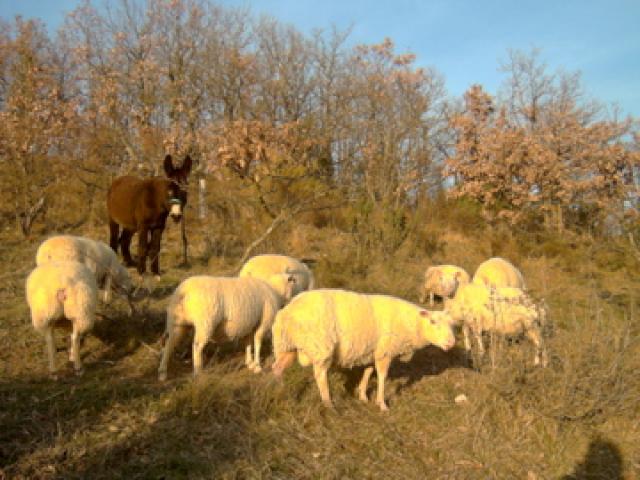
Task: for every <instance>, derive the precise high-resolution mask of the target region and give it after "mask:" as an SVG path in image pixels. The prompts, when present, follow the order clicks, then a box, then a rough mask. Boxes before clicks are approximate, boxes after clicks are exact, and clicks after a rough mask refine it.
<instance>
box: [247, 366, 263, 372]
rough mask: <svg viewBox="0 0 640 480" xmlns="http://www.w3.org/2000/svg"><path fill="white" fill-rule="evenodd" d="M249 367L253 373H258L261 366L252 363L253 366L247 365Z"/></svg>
mask: <svg viewBox="0 0 640 480" xmlns="http://www.w3.org/2000/svg"><path fill="white" fill-rule="evenodd" d="M249 368H251V370H252V371H253V373H260V372H262V367H261V366H260V365H254V366H253V367H249Z"/></svg>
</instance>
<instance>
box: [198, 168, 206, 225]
mask: <svg viewBox="0 0 640 480" xmlns="http://www.w3.org/2000/svg"><path fill="white" fill-rule="evenodd" d="M198 218H199V219H200V220H204V219H205V218H207V181H206V180H205V178H204V177H202V178H201V179H200V180H199V181H198Z"/></svg>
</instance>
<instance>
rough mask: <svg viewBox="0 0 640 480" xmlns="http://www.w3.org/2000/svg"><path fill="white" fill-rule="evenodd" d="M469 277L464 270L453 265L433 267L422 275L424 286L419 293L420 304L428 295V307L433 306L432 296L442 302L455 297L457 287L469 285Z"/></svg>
mask: <svg viewBox="0 0 640 480" xmlns="http://www.w3.org/2000/svg"><path fill="white" fill-rule="evenodd" d="M469 281H470V277H469V274H468V273H467V271H466V270H465V269H464V268H461V267H457V266H455V265H433V266H431V267H429V268H427V271H426V272H425V273H424V284H423V286H422V291H421V293H420V303H424V301H425V299H426V297H427V295H429V305H431V306H433V304H434V302H433V300H434V296H435V295H438V296H439V297H441V298H442V299H443V300H444V299H445V298H451V297H453V296H454V295H455V293H456V290H457V288H458V286H459V285H466V284H467V283H469Z"/></svg>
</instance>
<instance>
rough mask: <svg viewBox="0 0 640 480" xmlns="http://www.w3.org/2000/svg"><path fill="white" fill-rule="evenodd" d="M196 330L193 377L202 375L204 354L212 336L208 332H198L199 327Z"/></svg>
mask: <svg viewBox="0 0 640 480" xmlns="http://www.w3.org/2000/svg"><path fill="white" fill-rule="evenodd" d="M195 330H196V331H195V334H194V336H193V376H194V377H197V376H198V375H200V373H202V352H203V350H204V347H205V345H206V344H207V342H208V341H209V338H211V335H209V332H208V331H202V329H200V330H198V327H196V329H195Z"/></svg>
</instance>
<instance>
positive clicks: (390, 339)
mask: <svg viewBox="0 0 640 480" xmlns="http://www.w3.org/2000/svg"><path fill="white" fill-rule="evenodd" d="M272 331H273V346H274V354H275V362H274V364H273V373H274V374H275V375H276V376H280V375H282V372H283V371H284V369H286V368H287V367H288V366H289V365H290V364H291V363H292V362H293V361H294V360H295V358H296V355H297V358H298V361H299V362H300V364H301V365H302V366H307V365H309V364H313V372H314V376H315V379H316V383H317V385H318V389H319V390H320V397H321V398H322V401H323V403H324V404H325V405H327V406H329V407H331V406H332V403H331V397H330V395H329V385H328V382H327V370H328V369H329V367H330V366H331V365H333V364H336V365H339V366H341V367H347V368H349V367H352V366H356V365H364V366H366V368H365V370H364V374H363V376H362V380H361V381H360V385H359V387H358V393H359V398H360V400H362V401H365V402H366V401H367V384H368V382H369V377H370V376H371V374H372V372H373V367H372V366H370V365H371V364H374V365H375V369H376V372H377V375H378V392H377V398H376V403H377V404H378V406H379V407H380V409H381V410H383V411H384V410H388V408H387V404H386V402H385V395H384V384H385V379H386V378H387V371H388V369H389V365H390V364H391V361H392V360H393V359H394V358H396V357H398V356H400V355H406V354H409V353H412V352H414V351H415V350H417V349H419V348H422V347H424V346H426V345H427V344H429V343H433V344H434V345H436V346H438V347H440V348H442V349H443V350H448V349H450V348H451V347H452V346H453V345H454V343H455V337H454V335H453V331H452V329H451V326H450V325H449V322H448V321H447V318H446V317H445V316H443V314H442V312H429V311H427V310H425V309H423V308H422V307H420V306H418V305H414V304H413V303H409V302H407V301H405V300H401V299H399V298H395V297H390V296H387V295H365V294H360V293H355V292H350V291H346V290H333V289H320V290H311V291H309V292H303V293H301V294H299V295H298V296H297V297H295V298H294V299H293V300H292V301H291V303H289V304H288V305H287V306H286V307H285V308H283V309H282V310H281V311H280V312H278V315H277V316H276V320H275V322H274V325H273V329H272Z"/></svg>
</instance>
